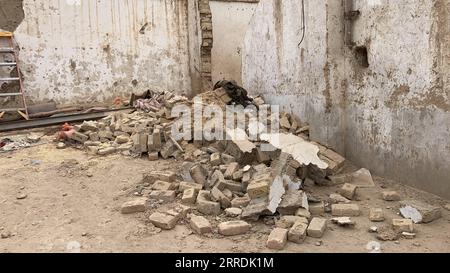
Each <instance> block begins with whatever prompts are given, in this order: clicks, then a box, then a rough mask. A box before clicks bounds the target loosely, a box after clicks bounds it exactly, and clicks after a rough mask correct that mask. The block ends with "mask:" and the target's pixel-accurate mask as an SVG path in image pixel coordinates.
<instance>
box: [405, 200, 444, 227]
mask: <svg viewBox="0 0 450 273" xmlns="http://www.w3.org/2000/svg"><path fill="white" fill-rule="evenodd" d="M400 206H401V207H400V214H401V215H402V216H403V217H405V218H408V219H411V220H412V221H413V222H414V223H416V224H418V223H430V222H432V221H434V220H437V219H439V218H441V217H442V212H441V208H440V207H437V206H432V205H429V204H427V203H424V202H421V201H418V200H405V201H402V202H400Z"/></svg>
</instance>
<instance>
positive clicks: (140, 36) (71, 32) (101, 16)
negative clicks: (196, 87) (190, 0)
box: [15, 0, 192, 103]
mask: <svg viewBox="0 0 450 273" xmlns="http://www.w3.org/2000/svg"><path fill="white" fill-rule="evenodd" d="M23 6H24V11H25V19H24V21H23V22H22V24H21V25H20V26H19V27H18V29H17V30H16V31H15V35H16V39H17V40H18V43H19V45H20V47H21V48H20V56H19V58H20V61H21V66H22V71H23V74H24V79H25V81H24V85H25V90H26V92H27V95H28V96H29V97H30V98H31V99H32V100H33V101H36V102H39V101H47V100H50V99H53V100H55V101H56V102H58V103H87V102H89V103H93V102H105V101H109V100H111V99H114V98H115V97H116V96H125V97H128V95H129V93H130V92H131V91H134V92H142V91H146V90H148V89H152V90H170V91H174V92H185V93H187V94H189V93H190V92H191V88H192V86H191V74H190V61H191V57H190V53H189V35H190V34H189V28H188V4H187V1H175V0H158V1H154V0H133V1H129V0H125V1H122V0H98V1H89V0H63V1H61V0H50V1H47V0H45V1H44V0H24V2H23ZM143 26H146V27H145V30H144V31H143V30H142V28H143Z"/></svg>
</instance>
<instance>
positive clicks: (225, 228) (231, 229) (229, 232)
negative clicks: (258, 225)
mask: <svg viewBox="0 0 450 273" xmlns="http://www.w3.org/2000/svg"><path fill="white" fill-rule="evenodd" d="M218 228H219V233H220V234H222V235H225V236H235V235H240V234H244V233H246V232H248V231H249V230H250V228H251V225H250V224H249V223H247V222H245V221H230V222H224V223H220V224H219V225H218Z"/></svg>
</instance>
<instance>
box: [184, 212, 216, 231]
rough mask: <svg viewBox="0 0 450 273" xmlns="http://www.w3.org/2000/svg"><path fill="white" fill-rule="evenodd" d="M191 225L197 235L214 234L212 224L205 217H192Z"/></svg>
mask: <svg viewBox="0 0 450 273" xmlns="http://www.w3.org/2000/svg"><path fill="white" fill-rule="evenodd" d="M189 223H190V226H191V228H192V229H193V230H194V231H195V232H196V233H197V234H205V233H211V232H212V226H211V223H210V222H209V221H208V219H206V218H205V217H203V216H192V217H191V219H190V221H189Z"/></svg>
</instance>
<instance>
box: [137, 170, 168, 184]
mask: <svg viewBox="0 0 450 273" xmlns="http://www.w3.org/2000/svg"><path fill="white" fill-rule="evenodd" d="M175 179H176V174H175V173H174V172H171V171H151V172H150V173H144V175H143V182H144V183H149V184H153V183H155V182H156V181H157V180H159V181H165V182H174V181H175Z"/></svg>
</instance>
